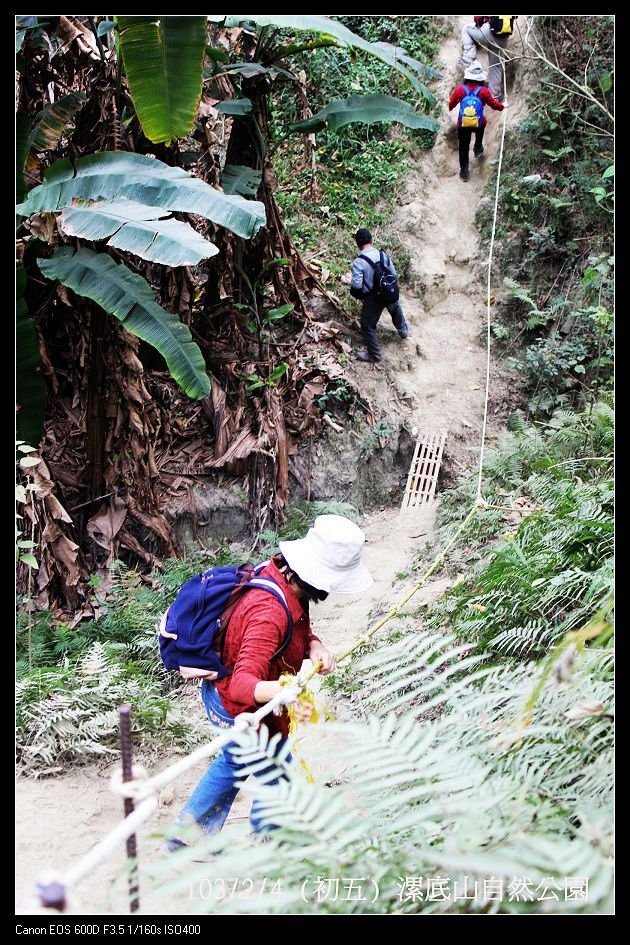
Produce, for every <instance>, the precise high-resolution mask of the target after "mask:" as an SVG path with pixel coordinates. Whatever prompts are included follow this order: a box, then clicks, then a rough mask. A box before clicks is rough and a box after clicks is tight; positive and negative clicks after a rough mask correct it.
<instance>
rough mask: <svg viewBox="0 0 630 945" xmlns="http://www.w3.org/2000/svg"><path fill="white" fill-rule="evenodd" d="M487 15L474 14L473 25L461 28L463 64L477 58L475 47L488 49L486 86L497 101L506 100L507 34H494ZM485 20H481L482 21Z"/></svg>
mask: <svg viewBox="0 0 630 945" xmlns="http://www.w3.org/2000/svg"><path fill="white" fill-rule="evenodd" d="M489 19H490V17H488V16H476V17H475V23H476V25H475V26H465V27H464V28H463V30H462V58H461V59H460V60H459V61H460V63H461V64H462V65H463V66H468V65H470V64H471V63H472V62H474V61H475V59H476V58H477V49H478V48H479V47H480V46H481V47H483V49H487V51H488V88H489V89H490V94H491V95H492V96H493V97H494V98H496V99H497V101H499V102H502V103H504V102H506V101H507V99H506V96H505V88H504V83H505V77H504V65H503V60H504V59H505V58H506V56H507V55H508V53H507V50H506V46H507V44H508V38H509V37H507V36H495V35H494V33H493V32H492V30H491V29H490V24H489V23H488V22H487V21H488V20H489ZM484 20H485V21H486V22H482V21H484Z"/></svg>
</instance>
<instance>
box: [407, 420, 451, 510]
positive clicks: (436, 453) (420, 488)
mask: <svg viewBox="0 0 630 945" xmlns="http://www.w3.org/2000/svg"><path fill="white" fill-rule="evenodd" d="M445 443H446V433H444V432H443V431H442V432H440V433H421V434H420V435H419V436H418V439H417V440H416V447H415V450H414V453H413V459H412V460H411V467H410V469H409V476H408V477H407V485H406V487H405V494H404V496H403V500H402V506H401V508H402V509H409V508H415V507H417V506H420V505H424V504H426V503H427V502H431V501H432V500H433V498H434V497H435V489H436V486H437V480H438V475H439V472H440V464H441V462H442V453H443V452H444V444H445Z"/></svg>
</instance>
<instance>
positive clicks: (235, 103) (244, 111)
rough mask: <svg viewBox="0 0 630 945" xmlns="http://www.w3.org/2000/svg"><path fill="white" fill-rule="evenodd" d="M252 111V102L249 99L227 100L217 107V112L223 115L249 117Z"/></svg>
mask: <svg viewBox="0 0 630 945" xmlns="http://www.w3.org/2000/svg"><path fill="white" fill-rule="evenodd" d="M251 110H252V102H251V99H249V98H227V99H225V101H224V102H219V104H218V105H217V111H218V112H221V114H222V115H249V113H250V112H251Z"/></svg>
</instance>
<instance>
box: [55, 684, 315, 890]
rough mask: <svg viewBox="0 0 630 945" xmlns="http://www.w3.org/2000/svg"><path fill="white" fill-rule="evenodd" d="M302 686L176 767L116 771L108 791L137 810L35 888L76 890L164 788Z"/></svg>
mask: <svg viewBox="0 0 630 945" xmlns="http://www.w3.org/2000/svg"><path fill="white" fill-rule="evenodd" d="M304 685H305V682H304V681H302V680H301V678H300V677H298V678H297V679H296V682H295V683H294V684H293V685H291V686H285V687H284V688H283V689H282V692H279V693H278V695H277V696H274V698H273V699H271V700H270V701H269V702H267V703H265V705H263V706H261V707H260V709H258V710H257V711H256V712H243V713H241V714H240V715H237V716H236V718H235V720H234V725H233V727H232V728H230V729H228V730H226V731H225V732H223V733H222V734H221V735H218V736H217V737H216V738H213V740H212V741H211V742H206V744H205V745H201V746H200V747H199V748H197V749H196V750H195V751H193V752H192V753H191V754H190V755H187V756H186V757H185V758H182V759H181V760H180V761H176V762H175V764H172V765H170V766H169V767H168V768H166V769H165V770H164V771H161V772H160V773H159V774H157V775H155V776H154V777H152V778H149V777H147V773H146V771H145V770H144V769H143V768H142V767H141V766H140V765H134V767H133V774H134V777H133V779H132V780H131V781H126V782H123V781H122V775H121V772H120V771H117V772H116V774H115V775H114V776H113V777H112V779H111V781H110V788H111V790H112V791H113V792H114V793H115V794H118V795H120V796H122V797H131V798H133V799H134V801H136V802H138V807H137V808H136V809H135V810H134V811H133V812H132V813H131V814H129V815H128V816H127V817H125V819H124V820H122V821H121V822H120V823H119V824H118V825H117V826H116V827H114V828H113V830H110V832H109V833H108V834H107V835H106V836H105V837H104V838H103V840H101V841H100V843H97V844H96V846H95V847H93V848H92V849H91V850H90V851H89V853H86V855H85V856H83V857H81V859H80V860H79V861H78V862H77V863H75V864H74V866H71V867H70V868H69V869H68V870H66V871H65V873H62V874H61V875H58V874H55V873H52V874H51V872H50V871H46V873H45V874H44V875H42V876H41V877H40V880H39V883H38V886H40V887H46V886H48V885H50V884H51V883H58V884H60V885H61V886H62V887H63V889H64V891H65V892H66V893H67V891H68V890H69V889H71V888H72V887H73V886H76V884H77V883H78V882H80V880H82V879H84V878H85V877H86V876H88V875H89V874H90V873H91V872H92V871H93V870H94V869H96V867H97V866H98V865H99V864H100V863H102V862H103V861H104V860H106V859H107V858H108V857H110V856H111V855H112V854H113V853H115V852H116V850H118V849H119V848H120V845H121V844H122V843H124V841H125V840H127V839H128V837H130V836H131V835H132V834H134V833H136V831H137V830H138V828H139V827H140V826H141V825H142V824H143V823H144V822H145V820H148V819H149V817H151V816H152V815H153V814H154V813H155V811H156V810H157V808H158V799H157V794H158V792H159V791H160V790H161V789H162V788H163V787H165V785H167V784H170V782H171V781H174V780H175V779H176V778H178V777H179V776H180V775H181V774H184V772H186V771H188V769H189V768H193V767H194V766H195V765H197V764H198V763H199V762H200V761H205V760H206V759H207V758H208V757H209V756H210V755H213V754H215V753H216V752H217V751H218V750H219V749H220V748H222V747H223V746H224V745H227V744H228V743H229V742H231V741H234V737H235V735H236V736H238V734H239V733H240V732H244V731H247V729H250V728H253V729H256V728H258V725H259V724H260V722H261V721H262V719H263V718H264V717H265V716H266V715H269V713H270V712H275V711H276V710H278V709H279V708H280V707H281V706H284V705H290V704H291V703H292V702H295V701H296V699H297V697H298V696H299V694H300V692H301V691H302V689H303V688H304Z"/></svg>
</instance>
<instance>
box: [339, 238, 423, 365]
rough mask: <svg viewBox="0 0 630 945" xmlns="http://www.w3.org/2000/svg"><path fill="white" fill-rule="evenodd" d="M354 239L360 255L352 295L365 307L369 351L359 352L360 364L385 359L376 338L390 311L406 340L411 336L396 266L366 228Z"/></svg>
mask: <svg viewBox="0 0 630 945" xmlns="http://www.w3.org/2000/svg"><path fill="white" fill-rule="evenodd" d="M354 239H355V242H356V244H357V246H358V247H359V250H360V252H359V255H358V256H357V257H356V258H355V260H354V262H353V263H352V279H351V282H350V295H352V296H353V297H354V298H355V299H360V300H361V301H362V302H363V305H362V307H361V332H362V334H363V338H364V340H365V344H366V348H367V350H366V351H359V353H358V354H357V356H356V357H357V360H358V361H371V362H377V361H380V360H381V348H380V345H379V343H378V337H377V335H376V326H377V324H378V321H379V319H380V317H381V315H382V313H383V309H384V308H386V309H387V311H388V312H389V314H390V315H391V317H392V322H393V323H394V328H395V329H396V331H397V332H398V334H399V335H400V337H401V338H402V339H403V340H404V339H405V338H407V336H408V335H409V325H408V324H407V322H406V321H405V316H404V314H403V310H402V306H401V304H400V301H399V289H398V281H397V276H396V270H395V268H394V264H393V262H392V261H391V259H390V258H389V256H388V254H387V253H386V252H385V251H384V250H382V249H381V250H378V249H377V248H376V247H375V246H374V245H373V244H372V234H371V233H370V231H369V230H367V229H366V228H365V227H362V228H361V229H359V230H357V232H356V233H355V234H354Z"/></svg>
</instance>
